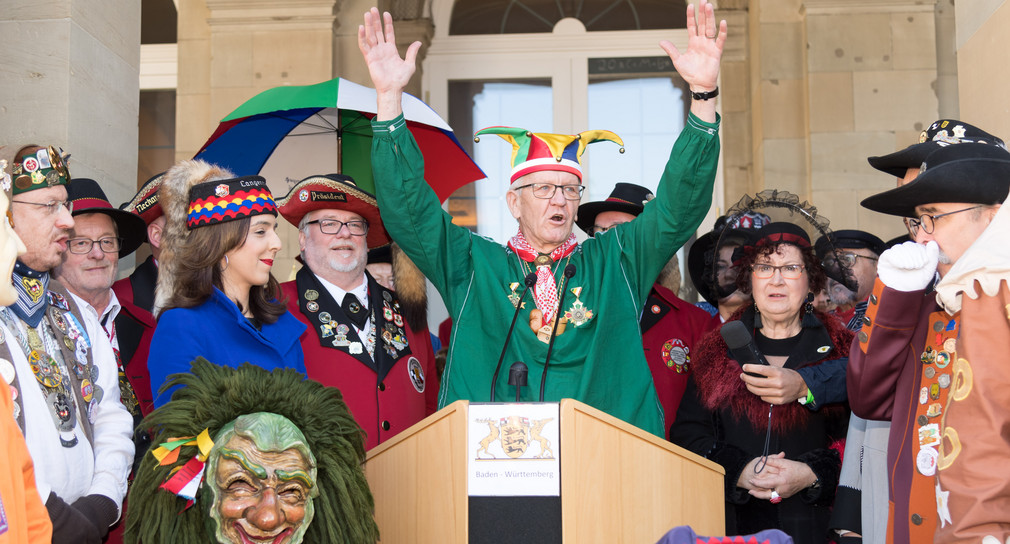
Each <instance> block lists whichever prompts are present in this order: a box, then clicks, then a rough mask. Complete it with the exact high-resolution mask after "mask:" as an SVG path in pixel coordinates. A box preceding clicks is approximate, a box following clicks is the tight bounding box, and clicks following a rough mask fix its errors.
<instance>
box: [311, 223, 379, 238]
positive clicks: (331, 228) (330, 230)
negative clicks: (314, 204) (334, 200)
mask: <svg viewBox="0 0 1010 544" xmlns="http://www.w3.org/2000/svg"><path fill="white" fill-rule="evenodd" d="M305 224H306V225H312V224H317V225H319V230H320V232H322V233H323V234H337V233H339V232H340V229H342V228H344V226H346V227H347V232H349V233H351V236H364V235H366V234H368V222H366V221H361V220H357V219H356V220H352V221H337V220H336V219H316V220H315V221H306V222H305Z"/></svg>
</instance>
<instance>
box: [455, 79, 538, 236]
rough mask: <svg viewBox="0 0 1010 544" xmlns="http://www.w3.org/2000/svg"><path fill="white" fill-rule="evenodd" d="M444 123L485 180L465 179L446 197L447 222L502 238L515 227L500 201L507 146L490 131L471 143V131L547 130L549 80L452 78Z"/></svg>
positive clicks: (506, 177)
mask: <svg viewBox="0 0 1010 544" xmlns="http://www.w3.org/2000/svg"><path fill="white" fill-rule="evenodd" d="M449 96H450V98H451V100H450V108H449V124H450V125H451V126H452V128H453V131H454V132H455V133H456V137H457V138H458V139H459V141H460V143H462V144H463V146H464V148H466V149H467V151H468V152H469V153H470V156H471V157H473V159H474V161H476V163H477V165H479V166H480V167H481V169H483V170H484V173H485V174H487V175H488V179H486V180H481V181H478V182H476V183H471V184H469V185H466V186H465V187H462V188H460V189H459V190H457V191H456V192H455V193H453V195H452V196H451V197H449V202H448V207H449V213H450V214H452V216H453V222H454V223H455V224H457V225H461V226H465V227H467V228H469V229H470V230H473V231H474V232H476V233H478V234H480V235H481V236H487V237H489V238H491V239H493V240H495V241H498V242H500V243H505V242H506V241H508V239H509V238H511V237H512V236H513V235H514V234H515V233H516V232H517V229H518V226H517V224H516V220H515V218H513V217H512V214H510V213H509V210H508V206H507V205H506V203H505V192H506V190H507V189H508V186H509V174H510V173H511V171H512V165H511V163H510V159H511V157H512V145H511V144H509V143H508V142H506V141H505V140H503V139H501V138H500V137H498V136H495V135H488V136H484V137H482V138H481V141H480V143H478V144H474V142H473V138H472V137H471V136H472V135H473V133H474V132H476V131H478V130H480V129H482V128H485V127H490V126H495V125H509V126H515V127H521V128H525V129H527V130H530V131H533V132H551V130H552V119H553V111H552V97H551V86H550V80H546V79H544V80H523V81H508V82H481V81H454V82H450V84H449Z"/></svg>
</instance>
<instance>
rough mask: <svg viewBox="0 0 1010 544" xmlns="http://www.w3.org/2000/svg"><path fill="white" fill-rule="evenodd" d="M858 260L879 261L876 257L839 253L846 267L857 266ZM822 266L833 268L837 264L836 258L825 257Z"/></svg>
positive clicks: (839, 258)
mask: <svg viewBox="0 0 1010 544" xmlns="http://www.w3.org/2000/svg"><path fill="white" fill-rule="evenodd" d="M857 259H867V260H870V261H876V260H877V258H876V257H868V256H866V255H860V254H858V253H849V252H848V251H839V252H838V260H839V261H840V262H841V263H842V264H844V265H845V266H849V267H851V266H855V265H856V260H857ZM821 264H822V265H823V266H824V267H825V268H830V267H833V266H834V264H835V258H834V256H829V257H825V258H824V260H822V261H821Z"/></svg>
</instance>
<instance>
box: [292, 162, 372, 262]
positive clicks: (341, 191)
mask: <svg viewBox="0 0 1010 544" xmlns="http://www.w3.org/2000/svg"><path fill="white" fill-rule="evenodd" d="M277 208H278V210H280V212H281V215H282V216H284V219H287V220H288V223H291V224H292V225H294V226H295V227H298V226H299V223H301V221H302V218H303V217H305V214H307V213H309V212H311V211H315V210H346V211H349V212H354V213H356V214H358V215H360V216H361V217H364V218H365V221H368V238H367V242H368V247H369V249H371V248H375V247H380V246H384V245H387V244H389V242H390V238H389V234H387V233H386V228H385V227H384V226H383V225H382V216H381V215H379V204H378V203H377V202H376V200H375V195H373V194H371V193H369V192H367V191H364V190H362V189H360V188H359V187H358V186H357V185H356V184H355V183H354V179H353V178H351V177H350V176H345V175H343V174H326V175H318V176H309V177H307V178H305V179H303V180H301V181H299V182H298V184H297V185H295V186H294V187H292V188H291V190H290V191H289V192H288V194H286V195H284V198H282V199H280V200H278V201H277Z"/></svg>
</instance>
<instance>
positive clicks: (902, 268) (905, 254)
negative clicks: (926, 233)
mask: <svg viewBox="0 0 1010 544" xmlns="http://www.w3.org/2000/svg"><path fill="white" fill-rule="evenodd" d="M939 261H940V246H938V245H936V242H935V241H932V240H930V241H929V242H927V243H926V245H922V244H917V243H915V242H905V243H904V244H899V245H896V246H894V247H892V248H891V249H888V250H887V251H885V252H883V253H881V254H880V259H879V260H878V261H877V276H879V277H880V281H882V282H884V285H886V286H888V287H890V288H891V289H895V290H897V291H921V290H923V289H925V288H926V287H927V286H928V285H929V283H930V282H931V281H933V278H934V277H935V276H936V265H937V263H938V262H939Z"/></svg>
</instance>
